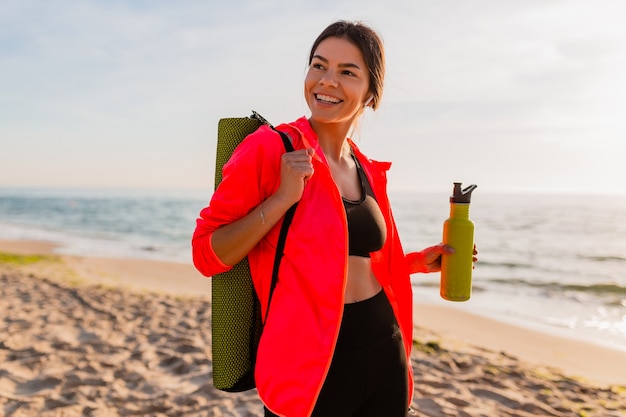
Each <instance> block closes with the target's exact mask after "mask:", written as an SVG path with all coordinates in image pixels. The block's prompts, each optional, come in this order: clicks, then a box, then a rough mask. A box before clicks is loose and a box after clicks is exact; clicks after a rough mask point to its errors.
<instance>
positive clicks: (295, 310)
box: [193, 21, 452, 417]
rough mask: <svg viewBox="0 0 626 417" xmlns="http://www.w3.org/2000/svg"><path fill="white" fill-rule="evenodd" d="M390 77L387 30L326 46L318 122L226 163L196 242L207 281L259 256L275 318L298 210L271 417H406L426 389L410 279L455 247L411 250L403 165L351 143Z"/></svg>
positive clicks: (272, 339) (272, 368)
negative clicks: (403, 215)
mask: <svg viewBox="0 0 626 417" xmlns="http://www.w3.org/2000/svg"><path fill="white" fill-rule="evenodd" d="M384 72H385V61H384V51H383V47H382V42H381V40H380V38H379V37H378V36H377V34H376V33H375V32H374V31H373V30H371V29H370V28H369V27H367V26H365V25H363V24H361V23H351V22H344V21H340V22H336V23H333V24H331V25H330V26H329V27H327V28H326V29H325V30H324V31H323V32H322V33H321V34H320V35H319V37H318V38H317V40H316V41H315V42H314V44H313V47H312V49H311V52H310V56H309V69H308V73H307V75H306V78H305V82H304V94H305V97H306V102H307V104H308V106H309V109H310V112H311V114H310V117H308V118H305V117H302V118H300V119H298V120H296V121H295V122H292V123H289V124H284V125H280V126H278V127H277V128H278V130H281V131H283V132H285V133H287V134H288V136H289V137H290V139H291V141H292V143H293V145H294V148H295V149H296V150H295V151H294V152H290V153H284V147H283V143H282V141H281V140H280V137H279V135H278V134H277V133H276V132H273V131H272V130H271V129H269V128H266V127H262V128H260V129H259V130H257V131H256V132H255V133H253V134H252V135H250V136H248V137H247V138H246V139H245V140H244V142H243V143H242V144H241V145H240V146H239V147H238V149H237V150H236V151H235V153H234V154H233V156H232V158H231V159H230V161H229V162H228V163H227V164H226V165H225V166H224V171H223V179H222V182H221V184H220V186H219V187H218V189H217V190H216V191H215V193H214V195H213V197H212V199H211V204H210V206H209V207H207V208H205V209H203V210H202V212H201V213H200V218H199V219H198V222H197V228H196V231H195V233H194V237H193V259H194V264H195V265H196V267H197V268H198V270H199V271H200V272H202V273H203V274H204V275H206V276H211V275H214V274H215V273H219V272H223V271H225V270H227V269H228V268H230V267H231V266H232V265H234V264H235V263H237V262H238V261H240V260H241V259H242V258H244V257H245V256H246V255H247V256H248V260H249V263H250V268H251V273H252V277H253V281H254V285H255V289H256V291H257V293H258V295H259V298H260V300H261V308H262V310H261V311H265V308H266V305H267V299H268V293H269V283H270V280H271V271H272V264H273V260H274V252H275V246H276V241H277V239H278V232H279V229H280V224H281V219H282V217H283V215H284V214H285V212H286V211H287V209H288V208H289V207H290V206H291V205H292V204H294V203H296V202H298V203H299V204H298V207H297V209H296V213H295V217H294V219H293V222H292V224H291V227H290V229H289V234H288V238H287V243H286V246H285V251H284V253H285V254H284V256H283V259H282V263H281V269H280V274H279V279H278V283H277V285H276V288H275V290H274V293H273V296H272V302H271V308H270V311H269V314H268V316H267V317H266V320H265V327H264V330H263V336H262V338H261V342H260V345H259V350H258V357H257V364H256V370H255V378H256V384H257V389H258V393H259V396H260V398H261V399H262V401H263V403H264V404H265V407H266V408H265V413H266V414H265V415H266V416H288V417H300V416H311V415H312V416H324V417H329V416H341V417H344V416H385V417H394V416H405V415H406V413H407V409H408V407H409V404H410V402H411V397H412V393H413V377H412V372H411V366H409V364H410V362H409V358H410V352H411V344H412V327H413V323H412V303H413V301H412V292H411V283H410V279H409V274H411V273H415V272H434V271H438V270H439V269H440V260H441V259H440V258H441V256H442V254H443V253H444V252H448V251H452V249H450V248H445V249H444V247H443V246H441V245H436V246H432V247H429V248H426V249H424V250H423V251H421V252H413V253H409V254H406V255H405V253H404V252H403V250H402V246H401V243H400V239H399V237H398V232H397V230H396V225H395V223H394V220H393V217H392V213H391V209H390V206H389V200H388V197H387V193H386V183H387V180H386V171H387V170H388V168H389V167H390V163H385V162H376V161H373V160H370V159H368V158H366V157H365V156H364V155H363V154H362V153H361V152H360V151H359V149H358V148H357V146H356V145H355V144H354V143H353V142H352V141H351V140H350V139H349V138H348V135H349V133H350V131H351V130H352V129H353V128H354V126H355V124H356V123H357V121H358V119H359V117H360V116H361V114H362V113H363V111H364V109H365V108H366V107H370V108H372V109H373V110H375V109H377V108H378V106H379V103H380V99H381V95H382V88H383V77H384Z"/></svg>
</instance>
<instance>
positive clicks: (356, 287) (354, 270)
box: [344, 256, 382, 304]
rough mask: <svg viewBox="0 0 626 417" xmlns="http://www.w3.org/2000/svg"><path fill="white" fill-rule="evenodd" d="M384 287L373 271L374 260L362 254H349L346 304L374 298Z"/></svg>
mask: <svg viewBox="0 0 626 417" xmlns="http://www.w3.org/2000/svg"><path fill="white" fill-rule="evenodd" d="M381 289H382V287H381V286H380V284H379V283H378V280H377V279H376V277H375V276H374V273H373V272H372V261H371V259H370V258H365V257H362V256H348V278H347V282H346V293H345V298H344V302H345V303H346V304H349V303H356V302H358V301H363V300H367V299H368V298H372V297H373V296H375V295H376V294H378V293H379V292H380V290H381Z"/></svg>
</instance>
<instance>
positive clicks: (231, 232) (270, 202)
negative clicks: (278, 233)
mask: <svg viewBox="0 0 626 417" xmlns="http://www.w3.org/2000/svg"><path fill="white" fill-rule="evenodd" d="M289 207H290V204H289V203H288V202H286V201H285V200H283V199H281V198H280V197H278V196H277V195H276V194H275V195H273V196H271V197H269V198H268V199H267V200H265V201H264V202H263V203H261V204H260V205H258V206H257V207H256V208H255V209H254V210H252V211H251V212H250V213H248V214H247V215H246V216H244V217H242V218H241V219H239V220H237V221H235V222H233V223H230V224H227V225H224V226H222V227H220V228H219V229H217V230H216V231H215V232H213V235H212V236H211V246H212V248H213V250H214V251H215V254H216V255H217V256H218V257H219V258H220V260H221V261H222V262H223V263H224V264H226V265H235V264H236V263H237V262H239V261H240V260H242V259H243V258H244V257H245V256H246V255H247V254H248V253H249V252H250V250H252V248H254V247H255V246H256V244H257V243H259V241H260V240H261V239H263V237H264V236H265V235H266V234H267V233H268V232H269V231H270V230H271V229H272V228H273V227H274V226H275V225H276V223H278V222H279V221H280V219H281V218H282V217H283V216H284V215H285V213H286V212H287V210H288V209H289Z"/></svg>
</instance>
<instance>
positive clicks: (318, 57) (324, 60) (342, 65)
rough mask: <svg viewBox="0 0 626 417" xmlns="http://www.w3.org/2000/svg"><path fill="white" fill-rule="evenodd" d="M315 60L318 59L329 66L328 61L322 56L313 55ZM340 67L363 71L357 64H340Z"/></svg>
mask: <svg viewBox="0 0 626 417" xmlns="http://www.w3.org/2000/svg"><path fill="white" fill-rule="evenodd" d="M313 58H317V59H319V60H320V61H322V62H324V63H325V64H328V59H326V58H324V57H323V56H321V55H313ZM339 66H340V67H342V68H356V69H358V70H360V69H361V67H359V66H358V65H357V64H353V63H351V62H347V63H345V64H339Z"/></svg>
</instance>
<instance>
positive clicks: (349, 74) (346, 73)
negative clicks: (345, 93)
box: [342, 70, 356, 77]
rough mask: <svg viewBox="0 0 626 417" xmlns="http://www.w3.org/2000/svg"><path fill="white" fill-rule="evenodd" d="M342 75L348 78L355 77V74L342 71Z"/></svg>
mask: <svg viewBox="0 0 626 417" xmlns="http://www.w3.org/2000/svg"><path fill="white" fill-rule="evenodd" d="M342 74H343V75H348V76H350V77H356V74H355V73H353V72H352V71H348V70H344V71H343V72H342Z"/></svg>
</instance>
